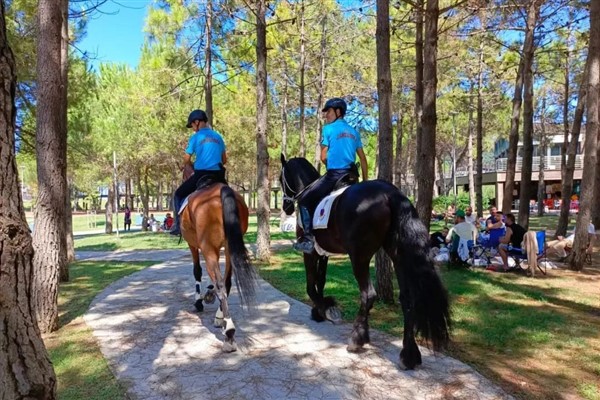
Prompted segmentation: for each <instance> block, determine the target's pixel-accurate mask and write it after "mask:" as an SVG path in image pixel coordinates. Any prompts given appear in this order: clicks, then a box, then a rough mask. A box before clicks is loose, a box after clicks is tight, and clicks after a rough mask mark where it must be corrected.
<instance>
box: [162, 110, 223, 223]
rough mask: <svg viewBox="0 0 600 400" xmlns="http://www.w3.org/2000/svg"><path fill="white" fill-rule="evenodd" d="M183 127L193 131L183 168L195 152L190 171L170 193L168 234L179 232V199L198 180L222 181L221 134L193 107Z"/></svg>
mask: <svg viewBox="0 0 600 400" xmlns="http://www.w3.org/2000/svg"><path fill="white" fill-rule="evenodd" d="M186 127H188V128H191V129H192V130H193V131H194V134H193V135H192V136H191V137H190V139H189V141H188V145H187V147H186V149H185V154H184V155H183V165H182V166H181V168H180V170H181V171H183V170H184V168H185V167H186V165H190V166H191V165H192V161H191V160H192V155H194V154H195V155H196V159H195V161H194V163H193V167H194V174H193V175H192V176H191V177H189V178H188V179H187V180H186V181H185V182H183V183H182V184H181V186H179V188H178V189H177V190H176V191H175V194H174V195H173V211H174V214H175V221H174V223H173V227H172V228H171V232H170V233H171V235H180V234H181V231H180V226H179V209H180V208H181V203H182V202H183V200H184V199H185V198H186V197H187V196H189V195H190V194H191V193H193V192H194V190H196V187H197V184H198V181H199V180H200V179H201V178H203V177H205V176H207V175H213V176H215V177H216V178H217V179H218V180H221V181H225V168H224V167H223V165H225V163H226V162H227V152H226V149H225V142H224V141H223V137H221V135H220V134H219V133H218V132H216V131H214V130H212V129H211V128H210V127H209V126H208V117H207V115H206V113H205V112H204V111H203V110H194V111H192V112H191V113H190V115H189V116H188V120H187V125H186Z"/></svg>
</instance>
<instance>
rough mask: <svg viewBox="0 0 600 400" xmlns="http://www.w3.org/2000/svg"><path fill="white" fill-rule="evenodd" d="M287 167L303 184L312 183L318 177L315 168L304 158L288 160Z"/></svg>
mask: <svg viewBox="0 0 600 400" xmlns="http://www.w3.org/2000/svg"><path fill="white" fill-rule="evenodd" d="M287 165H288V167H289V168H290V169H291V170H292V171H294V172H295V173H296V174H297V175H298V176H299V177H300V179H301V180H302V181H303V182H312V181H314V180H316V179H317V178H319V176H320V175H319V172H318V171H317V170H316V168H315V167H313V165H312V164H311V163H310V162H309V161H308V160H307V159H306V158H302V157H295V158H290V159H289V160H288V161H287Z"/></svg>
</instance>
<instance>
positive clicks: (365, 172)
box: [356, 147, 369, 181]
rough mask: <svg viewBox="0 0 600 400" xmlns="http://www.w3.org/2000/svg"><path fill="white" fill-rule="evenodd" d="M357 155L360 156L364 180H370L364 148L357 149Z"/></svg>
mask: <svg viewBox="0 0 600 400" xmlns="http://www.w3.org/2000/svg"><path fill="white" fill-rule="evenodd" d="M356 154H358V159H359V160H360V169H361V170H362V180H363V181H366V180H367V179H369V168H368V166H367V157H366V156H365V152H364V151H363V149H362V147H359V148H358V149H356Z"/></svg>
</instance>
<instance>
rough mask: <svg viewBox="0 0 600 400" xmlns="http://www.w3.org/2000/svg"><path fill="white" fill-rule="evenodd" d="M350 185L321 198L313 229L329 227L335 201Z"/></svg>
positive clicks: (314, 216) (314, 217)
mask: <svg viewBox="0 0 600 400" xmlns="http://www.w3.org/2000/svg"><path fill="white" fill-rule="evenodd" d="M349 187H350V186H344V187H343V188H341V189H338V190H336V191H334V192H331V194H330V195H329V196H327V197H325V198H324V199H323V200H321V202H320V203H319V205H318V206H317V208H316V210H315V215H313V229H327V223H328V222H329V214H330V213H331V205H332V204H333V201H334V200H335V199H336V197H338V196H339V195H340V194H342V193H344V191H345V190H346V189H348V188H349Z"/></svg>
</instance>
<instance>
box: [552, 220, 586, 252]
mask: <svg viewBox="0 0 600 400" xmlns="http://www.w3.org/2000/svg"><path fill="white" fill-rule="evenodd" d="M595 234H596V227H595V226H594V224H592V223H591V222H590V224H589V225H588V238H591V237H593V236H594V235H595ZM573 242H575V227H573V232H572V233H571V234H570V235H569V236H567V237H564V236H557V239H556V240H551V241H549V242H548V250H547V254H548V256H556V257H558V259H559V261H561V262H562V261H564V260H565V259H566V258H567V250H566V249H570V248H572V247H573Z"/></svg>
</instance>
